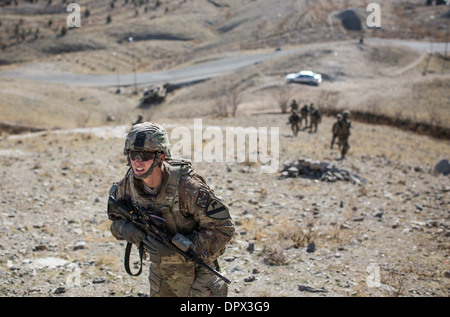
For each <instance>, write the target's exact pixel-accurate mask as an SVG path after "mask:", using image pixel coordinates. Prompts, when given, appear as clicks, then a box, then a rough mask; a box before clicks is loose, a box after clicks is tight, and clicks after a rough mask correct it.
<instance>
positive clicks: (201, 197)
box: [196, 189, 209, 208]
mask: <svg viewBox="0 0 450 317" xmlns="http://www.w3.org/2000/svg"><path fill="white" fill-rule="evenodd" d="M208 200H209V193H208V191H206V190H203V189H200V190H199V191H198V196H197V202H196V204H197V206H199V207H202V208H205V207H206V204H207V203H208Z"/></svg>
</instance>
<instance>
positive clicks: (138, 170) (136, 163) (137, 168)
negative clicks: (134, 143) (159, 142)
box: [130, 156, 153, 176]
mask: <svg viewBox="0 0 450 317" xmlns="http://www.w3.org/2000/svg"><path fill="white" fill-rule="evenodd" d="M130 162H131V167H132V168H133V172H134V174H135V175H136V176H141V175H144V174H145V173H147V171H148V170H149V169H150V167H151V166H152V164H153V159H151V160H148V161H143V160H142V159H141V157H140V156H137V157H136V159H135V160H132V159H130Z"/></svg>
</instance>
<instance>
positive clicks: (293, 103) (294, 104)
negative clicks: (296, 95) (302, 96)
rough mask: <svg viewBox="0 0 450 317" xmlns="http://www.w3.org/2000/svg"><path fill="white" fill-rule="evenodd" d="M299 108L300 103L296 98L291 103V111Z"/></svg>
mask: <svg viewBox="0 0 450 317" xmlns="http://www.w3.org/2000/svg"><path fill="white" fill-rule="evenodd" d="M297 110H298V103H297V101H296V100H295V99H294V100H292V103H291V112H292V111H297Z"/></svg>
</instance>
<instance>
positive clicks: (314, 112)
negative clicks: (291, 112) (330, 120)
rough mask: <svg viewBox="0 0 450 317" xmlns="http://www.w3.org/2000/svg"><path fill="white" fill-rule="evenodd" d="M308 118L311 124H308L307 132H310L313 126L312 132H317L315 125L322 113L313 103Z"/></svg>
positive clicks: (319, 120) (317, 123) (320, 118)
mask: <svg viewBox="0 0 450 317" xmlns="http://www.w3.org/2000/svg"><path fill="white" fill-rule="evenodd" d="M309 120H310V123H311V125H310V126H309V132H312V129H313V127H314V132H317V126H318V125H319V123H320V122H321V121H322V114H321V113H320V110H319V109H318V108H315V107H314V105H313V104H311V108H310V113H309Z"/></svg>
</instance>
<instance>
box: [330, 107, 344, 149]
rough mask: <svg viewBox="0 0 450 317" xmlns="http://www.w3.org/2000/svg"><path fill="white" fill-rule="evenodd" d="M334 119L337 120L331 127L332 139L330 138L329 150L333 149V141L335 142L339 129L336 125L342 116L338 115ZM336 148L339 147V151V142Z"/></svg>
mask: <svg viewBox="0 0 450 317" xmlns="http://www.w3.org/2000/svg"><path fill="white" fill-rule="evenodd" d="M336 119H337V120H336V122H335V123H333V127H332V128H331V134H332V138H331V146H330V149H333V145H334V141H335V140H336V137H337V132H338V128H339V127H338V125H339V123H340V121H341V120H342V115H341V114H340V113H338V114H337V115H336ZM338 146H339V149H341V144H340V143H339V142H338Z"/></svg>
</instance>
